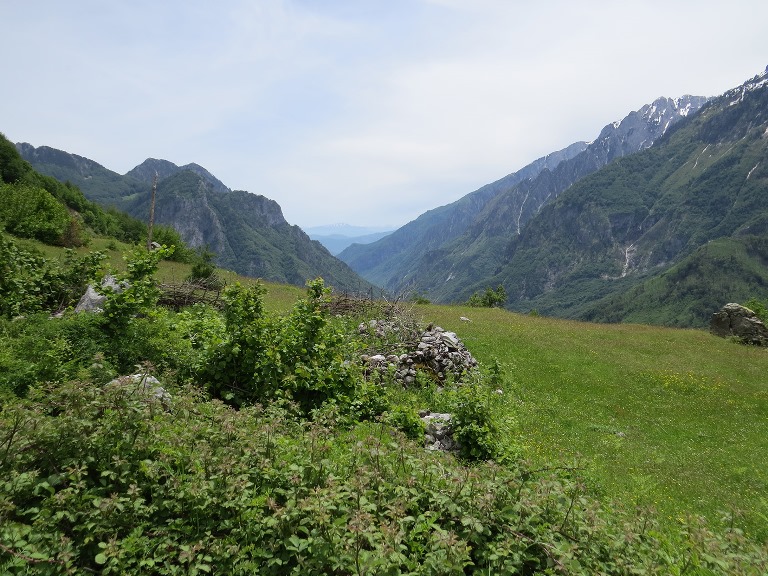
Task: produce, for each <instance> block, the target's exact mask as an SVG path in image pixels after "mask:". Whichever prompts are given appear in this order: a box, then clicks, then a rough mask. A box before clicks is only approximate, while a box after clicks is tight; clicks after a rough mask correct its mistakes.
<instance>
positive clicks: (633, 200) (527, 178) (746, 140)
mask: <svg viewBox="0 0 768 576" xmlns="http://www.w3.org/2000/svg"><path fill="white" fill-rule="evenodd" d="M767 78H768V76H766V74H765V73H764V74H760V75H758V76H756V77H755V78H753V79H751V80H749V81H747V82H745V83H744V84H743V85H741V86H739V87H737V88H735V89H733V90H730V91H728V92H727V93H725V94H723V95H722V96H719V97H717V98H712V99H707V98H704V97H694V96H685V97H683V98H678V99H669V98H660V99H658V100H656V101H655V102H653V103H651V104H649V105H646V106H644V107H642V108H641V109H640V110H638V111H636V112H633V113H631V114H629V115H628V116H627V117H626V118H624V119H623V120H622V121H621V122H615V123H612V124H609V125H608V126H606V127H605V128H604V129H603V130H602V131H601V133H600V135H599V136H598V137H597V138H596V139H595V140H594V141H593V142H590V143H576V144H573V145H571V146H570V147H568V148H566V149H565V150H564V151H561V152H560V153H559V157H556V158H554V160H551V161H550V162H549V163H546V164H545V163H543V162H542V160H544V159H540V160H537V161H536V162H534V163H533V164H531V165H530V166H527V167H526V168H524V169H523V171H526V172H527V173H526V174H525V175H523V176H521V174H520V172H522V171H520V172H516V173H513V174H511V175H509V176H507V177H505V178H503V179H501V180H499V181H497V182H494V183H493V184H489V185H487V186H484V187H482V188H480V189H479V190H477V191H475V192H472V193H471V194H468V195H467V196H465V197H463V198H461V199H460V200H458V201H457V202H454V203H452V204H449V205H447V206H443V207H441V208H437V209H435V210H432V211H430V212H427V213H425V214H423V215H422V216H420V217H419V218H417V219H416V220H414V221H413V222H411V223H409V224H407V225H406V226H404V227H402V228H400V229H398V230H396V231H395V232H393V233H392V234H391V235H390V236H388V237H387V238H384V239H383V240H380V241H378V242H375V243H372V244H368V245H365V246H359V245H354V246H351V247H349V248H347V249H346V250H344V251H343V252H342V253H341V254H340V255H339V257H340V258H341V259H342V260H344V261H345V262H347V263H348V264H350V266H351V267H352V268H353V269H355V270H356V271H357V272H359V273H360V274H361V275H362V276H363V277H365V278H367V279H368V280H370V281H372V282H374V283H377V284H379V285H382V286H384V287H385V288H387V289H389V290H391V291H393V292H399V293H407V292H415V293H418V294H420V295H423V296H426V297H427V298H429V299H431V300H433V301H437V302H458V301H466V300H467V299H468V298H469V296H471V295H472V294H473V293H474V292H476V291H478V290H483V289H484V288H487V287H493V288H495V287H496V286H498V285H502V286H504V288H505V291H506V293H507V295H508V301H507V307H508V308H511V309H513V310H518V311H524V312H526V311H532V310H535V311H537V312H538V313H542V314H549V315H556V316H561V317H569V318H579V319H586V320H598V321H636V322H653V323H661V324H668V325H677V326H702V325H704V324H706V323H707V322H708V320H709V317H710V316H711V314H712V312H714V311H716V310H717V309H718V308H719V307H720V306H722V304H724V303H725V302H728V301H739V299H741V300H742V301H743V300H746V299H748V298H749V297H750V296H758V295H765V294H766V287H768V274H767V273H766V270H765V266H764V265H765V263H766V262H768V252H767V251H766V238H765V236H766V233H768V228H766V222H767V221H768V202H766V200H765V199H766V195H767V194H768V189H767V186H768V181H766V179H765V176H766V174H767V173H768V167H767V166H766V161H767V160H768V158H766V155H767V154H766V152H767V151H766V143H767V142H768V87H767V86H766V82H767V80H766V79H767Z"/></svg>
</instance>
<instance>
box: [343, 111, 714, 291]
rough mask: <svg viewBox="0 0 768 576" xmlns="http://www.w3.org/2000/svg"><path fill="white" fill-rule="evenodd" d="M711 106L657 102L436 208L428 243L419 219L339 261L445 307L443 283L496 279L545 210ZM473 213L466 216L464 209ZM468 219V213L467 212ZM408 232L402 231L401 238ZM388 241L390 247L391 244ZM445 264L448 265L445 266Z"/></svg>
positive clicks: (372, 278) (385, 284)
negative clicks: (503, 255)
mask: <svg viewBox="0 0 768 576" xmlns="http://www.w3.org/2000/svg"><path fill="white" fill-rule="evenodd" d="M704 102H706V98H705V97H701V96H682V97H680V98H678V99H672V98H663V97H662V98H657V99H656V100H655V101H654V102H653V103H651V104H646V105H644V106H643V107H641V108H640V109H639V110H637V111H633V112H630V113H629V114H627V115H626V116H625V117H624V118H623V119H622V120H621V121H619V122H612V123H610V124H608V125H606V126H605V127H604V128H603V129H602V130H601V131H600V134H599V135H598V137H597V138H596V139H595V140H593V141H592V142H577V143H574V144H571V145H570V146H568V147H567V148H565V149H563V150H561V151H558V152H555V153H552V154H550V155H547V156H545V157H543V158H540V159H539V160H537V161H535V162H533V163H531V164H529V165H528V166H526V167H524V168H523V169H521V170H519V171H518V172H514V173H512V174H510V175H508V176H505V177H504V178H502V179H500V180H497V181H496V182H493V183H491V184H488V185H486V186H483V187H481V188H480V189H478V190H476V191H475V192H471V193H470V194H467V195H466V196H464V197H463V198H461V199H460V200H458V201H457V202H454V203H452V204H449V205H447V206H443V207H441V208H437V209H435V210H433V211H431V213H432V214H438V213H441V212H442V213H443V214H444V217H443V218H442V220H437V219H435V222H434V223H433V224H432V225H431V229H430V238H429V241H427V242H424V241H423V238H424V237H425V236H426V233H425V232H424V231H420V228H421V229H426V227H425V226H424V225H423V224H422V225H420V221H421V222H423V221H424V219H425V217H427V215H429V214H430V212H427V213H425V214H424V215H422V216H420V217H419V218H417V219H416V220H415V221H414V222H412V223H410V225H406V227H410V230H409V231H408V232H407V233H406V231H405V230H404V229H405V228H406V227H403V229H400V230H398V231H396V232H394V233H393V234H392V235H391V236H390V237H389V238H388V239H384V240H383V241H379V242H376V243H373V244H369V245H367V246H364V247H356V246H352V247H350V248H348V249H346V250H345V251H343V252H342V253H341V254H339V258H341V259H342V260H344V261H345V262H347V263H348V264H349V265H350V266H351V267H352V268H353V269H354V270H356V271H357V272H358V273H359V274H360V275H362V276H363V277H364V278H367V279H368V280H370V281H372V282H374V283H378V284H379V285H381V286H383V287H384V288H386V289H388V290H391V291H393V292H396V293H400V292H407V291H415V292H419V293H426V294H429V295H430V297H432V298H434V299H435V300H437V301H441V302H446V301H449V299H450V298H453V297H454V295H453V294H451V293H450V292H449V291H448V290H445V289H444V288H443V287H442V284H443V281H444V280H445V279H447V278H450V279H451V280H455V279H457V278H458V277H459V276H462V277H463V278H462V279H461V281H462V282H464V283H469V281H470V279H471V277H472V276H485V277H487V276H490V275H491V274H492V273H493V271H494V269H495V265H494V255H495V254H496V253H498V251H499V250H500V249H501V248H502V245H503V244H504V242H505V240H504V238H505V237H506V235H508V234H511V233H512V231H510V230H509V223H510V222H513V223H514V233H517V234H519V233H520V230H521V228H522V227H523V226H524V225H525V223H526V222H528V220H530V218H532V217H533V216H535V215H536V214H537V213H538V211H539V210H540V209H541V207H542V206H543V205H544V204H546V203H547V202H548V201H550V200H551V199H553V198H556V197H557V195H558V194H559V193H560V192H562V191H563V190H565V189H567V188H568V187H569V186H570V185H572V184H573V183H574V182H575V181H577V180H578V179H579V178H581V177H583V176H584V175H586V174H589V173H592V172H594V171H596V170H598V169H600V168H601V167H602V166H605V165H606V164H608V163H609V162H611V161H612V160H614V159H615V158H617V157H621V156H624V155H626V154H629V153H633V152H635V151H637V150H639V149H642V148H645V147H648V146H650V145H651V144H652V143H653V141H654V140H656V139H657V138H659V137H660V136H661V135H663V134H664V132H666V130H668V129H669V127H670V126H672V125H674V124H675V122H677V121H678V120H679V119H681V118H684V117H686V116H687V115H688V114H689V113H690V112H691V110H694V111H695V110H697V109H698V108H700V106H701V105H703V103H704ZM467 206H471V208H469V209H466V208H465V207H467ZM462 212H463V213H462ZM451 217H453V218H458V219H459V220H460V221H461V222H462V225H461V226H459V227H453V228H452V229H451V230H450V231H449V233H448V234H445V233H442V234H441V232H444V231H442V230H439V231H438V232H435V229H436V228H438V229H439V227H440V226H446V225H448V224H447V223H449V222H450V220H451ZM401 230H402V232H401ZM395 238H399V239H401V241H402V243H401V245H400V246H399V249H393V246H392V243H393V241H394V239H395ZM388 241H389V242H388ZM440 263H443V265H442V266H441V264H440Z"/></svg>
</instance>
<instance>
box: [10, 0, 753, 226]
mask: <svg viewBox="0 0 768 576" xmlns="http://www.w3.org/2000/svg"><path fill="white" fill-rule="evenodd" d="M766 18H768V4H766V3H764V2H762V1H758V0H733V1H732V2H731V4H729V9H728V10H723V9H722V6H721V4H720V3H718V2H714V1H713V0H706V1H699V2H695V3H694V2H692V1H689V0H683V1H681V2H675V3H668V2H661V1H656V0H631V1H628V2H622V3H615V2H614V3H611V2H604V1H599V0H586V1H585V2H578V3H575V2H570V1H565V0H544V1H542V2H537V3H521V2H509V1H502V0H391V1H389V2H385V3H384V2H379V1H374V0H359V1H356V2H349V1H345V0H329V1H328V2H322V3H319V2H316V1H313V0H269V1H267V0H253V1H245V0H224V1H222V2H219V3H216V4H215V5H213V4H210V3H208V2H203V1H202V0H192V1H186V2H180V1H179V0H175V1H168V2H161V3H157V2H149V1H148V0H137V1H136V2H131V3H122V2H113V3H104V2H98V1H96V0H72V1H71V2H67V3H61V2H55V1H53V0H40V1H39V2H35V3H22V2H17V3H10V4H9V5H8V6H6V7H5V8H4V23H5V29H6V30H5V32H4V34H3V35H2V36H1V37H0V48H2V49H3V51H4V53H5V54H12V55H13V58H9V59H8V60H7V62H6V63H5V64H4V65H5V67H6V77H8V78H11V79H12V80H13V81H12V83H9V86H11V88H10V89H6V90H4V91H3V92H2V93H1V94H0V109H2V110H4V111H5V112H6V114H5V115H4V118H3V122H2V124H0V130H1V131H3V132H4V133H6V135H8V136H9V137H10V138H12V139H15V140H24V141H29V142H31V143H33V144H34V145H50V146H55V147H58V148H62V149H65V150H68V151H71V152H74V153H77V154H81V155H84V156H87V157H89V158H92V159H94V160H96V161H97V162H100V163H102V164H104V165H105V166H107V167H108V168H111V169H114V170H116V171H118V172H126V171H127V170H129V169H130V168H132V167H133V166H134V165H136V164H138V163H140V162H141V161H143V160H144V159H145V158H146V157H149V156H153V157H161V158H166V159H168V160H171V161H173V162H176V163H179V164H184V163H187V162H197V163H199V164H202V165H203V166H205V167H206V168H208V169H209V170H210V171H211V172H213V173H214V174H215V175H216V176H217V177H219V178H220V179H221V180H223V181H224V182H225V183H226V184H227V185H229V186H231V187H233V188H240V189H246V190H249V191H252V192H255V193H260V194H264V195H266V196H268V197H270V198H274V199H275V200H277V201H278V202H279V203H280V204H281V205H282V207H283V210H284V213H285V215H286V217H287V218H288V220H289V221H291V222H295V223H299V224H301V225H304V226H310V225H318V224H325V223H329V222H336V221H347V222H350V223H353V224H361V225H366V224H376V223H385V224H403V223H404V222H405V221H407V220H410V219H413V218H415V217H416V216H418V214H420V213H421V212H423V211H425V210H427V209H430V208H434V207H436V206H439V205H442V204H446V203H448V202H450V201H453V200H455V199H458V198H459V197H460V196H462V195H464V194H466V193H468V192H471V191H472V190H474V189H476V188H478V187H480V186H482V185H483V184H486V183H488V182H490V181H493V180H496V179H498V178H500V177H502V176H504V175H506V174H507V173H510V172H512V171H515V170H517V169H519V168H521V167H522V166H524V165H525V164H527V163H528V162H530V161H532V160H534V159H536V158H537V157H539V156H542V155H544V154H547V153H549V152H552V151H554V150H556V149H559V148H563V147H565V146H567V145H568V144H570V143H571V142H574V141H576V140H590V139H592V138H594V137H595V136H596V135H597V134H598V132H599V131H600V129H601V128H602V126H603V125H605V124H607V123H609V122H611V121H613V120H618V119H620V118H622V117H623V116H624V115H626V114H627V113H628V112H630V111H631V110H634V109H638V108H640V107H641V106H642V105H643V104H645V103H647V102H650V101H652V100H653V99H655V98H656V97H658V96H662V95H664V96H679V95H682V94H684V93H693V94H705V95H714V94H717V93H720V92H722V91H724V90H726V89H728V88H730V87H732V86H735V85H737V84H738V83H740V82H741V81H743V80H745V79H746V78H748V77H749V76H751V75H754V74H756V73H758V72H760V71H761V70H762V69H763V67H764V65H765V63H767V62H763V60H762V58H763V56H762V55H763V54H765V53H766V50H765V48H766V44H768V42H766V40H765V35H764V33H763V30H762V28H763V26H762V23H763V22H765V20H766Z"/></svg>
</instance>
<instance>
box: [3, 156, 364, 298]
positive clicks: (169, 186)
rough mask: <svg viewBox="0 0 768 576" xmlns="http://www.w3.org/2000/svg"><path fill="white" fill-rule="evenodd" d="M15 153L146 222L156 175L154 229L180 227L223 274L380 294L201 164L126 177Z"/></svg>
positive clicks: (265, 202) (158, 167) (139, 169)
mask: <svg viewBox="0 0 768 576" xmlns="http://www.w3.org/2000/svg"><path fill="white" fill-rule="evenodd" d="M16 148H17V150H18V151H19V153H20V154H21V156H22V158H24V159H25V160H27V161H28V162H29V163H30V164H32V166H33V167H35V169H36V170H38V171H40V172H41V173H43V174H47V175H49V176H52V177H54V178H56V179H57V180H60V181H69V182H71V183H73V184H75V185H77V186H78V187H80V189H81V190H82V191H83V194H84V195H85V196H86V197H88V198H89V199H92V200H93V201H96V202H98V203H100V204H102V205H105V206H111V207H114V208H117V209H119V210H123V211H125V212H127V213H128V214H130V215H132V216H134V217H136V218H139V219H141V220H144V221H147V219H148V215H149V202H150V193H151V192H150V191H151V187H152V182H153V180H154V178H155V175H157V200H156V207H155V222H157V223H159V224H165V225H169V226H173V227H174V228H175V229H176V230H177V231H178V232H179V233H180V235H181V237H182V239H183V240H184V241H185V242H186V243H187V244H189V245H190V246H192V247H208V248H209V249H211V250H213V251H214V252H215V253H216V258H215V261H216V263H217V264H218V265H220V266H222V267H225V268H230V269H232V270H234V271H236V272H238V273H240V274H244V275H247V276H253V277H261V278H264V279H266V280H270V281H275V282H285V283H289V284H296V285H303V284H304V283H305V282H306V281H307V280H311V279H313V278H315V277H318V276H322V277H323V278H324V280H325V281H326V283H327V284H328V285H330V286H333V287H334V288H336V289H337V290H341V291H344V292H370V291H371V290H373V289H374V288H375V287H374V286H373V285H372V284H370V283H369V282H367V281H365V280H364V279H362V278H360V277H359V276H358V275H357V274H356V273H355V272H353V271H352V270H351V268H349V267H348V266H347V265H346V264H345V263H343V262H341V261H340V260H338V259H336V258H335V257H333V256H332V255H331V254H330V252H328V250H327V249H326V248H325V247H324V246H322V244H320V243H319V242H317V241H314V240H312V239H310V238H309V236H307V235H306V234H305V233H304V232H303V231H302V230H301V229H300V228H299V227H298V226H292V225H290V224H289V223H288V222H287V221H286V220H285V218H284V217H283V214H282V209H281V208H280V205H279V204H278V203H277V202H275V201H274V200H271V199H269V198H266V197H265V196H261V195H259V194H252V193H250V192H246V191H243V190H231V189H230V188H228V187H227V186H226V185H224V184H223V183H222V182H221V181H220V180H218V179H217V178H216V177H215V176H213V175H212V174H211V173H210V172H209V171H208V170H206V169H205V168H203V167H202V166H200V165H198V164H194V163H191V164H186V165H184V166H177V165H176V164H174V163H173V162H170V161H168V160H159V159H154V158H148V159H146V160H145V161H144V162H142V163H141V164H139V165H137V166H136V167H134V168H133V169H131V170H129V171H128V172H127V173H126V174H124V175H122V176H121V175H119V174H117V173H116V172H113V171H111V170H109V169H107V168H105V167H104V166H101V165H100V164H98V163H97V162H94V161H92V160H89V159H88V158H85V157H82V156H78V155H76V154H71V153H69V152H65V151H62V150H57V149H54V148H50V147H47V146H41V147H39V148H35V147H34V146H32V145H31V144H28V143H18V144H16Z"/></svg>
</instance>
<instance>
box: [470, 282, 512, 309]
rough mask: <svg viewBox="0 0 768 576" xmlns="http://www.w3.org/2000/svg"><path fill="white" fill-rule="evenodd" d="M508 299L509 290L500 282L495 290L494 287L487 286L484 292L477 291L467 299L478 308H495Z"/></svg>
mask: <svg viewBox="0 0 768 576" xmlns="http://www.w3.org/2000/svg"><path fill="white" fill-rule="evenodd" d="M506 301H507V291H506V290H505V289H504V286H502V285H501V284H499V287H498V288H496V290H494V289H493V288H490V287H488V288H486V289H485V292H484V293H480V292H475V293H474V294H472V296H470V297H469V300H467V305H468V306H474V307H477V308H493V307H496V306H504V303H505V302H506Z"/></svg>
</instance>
